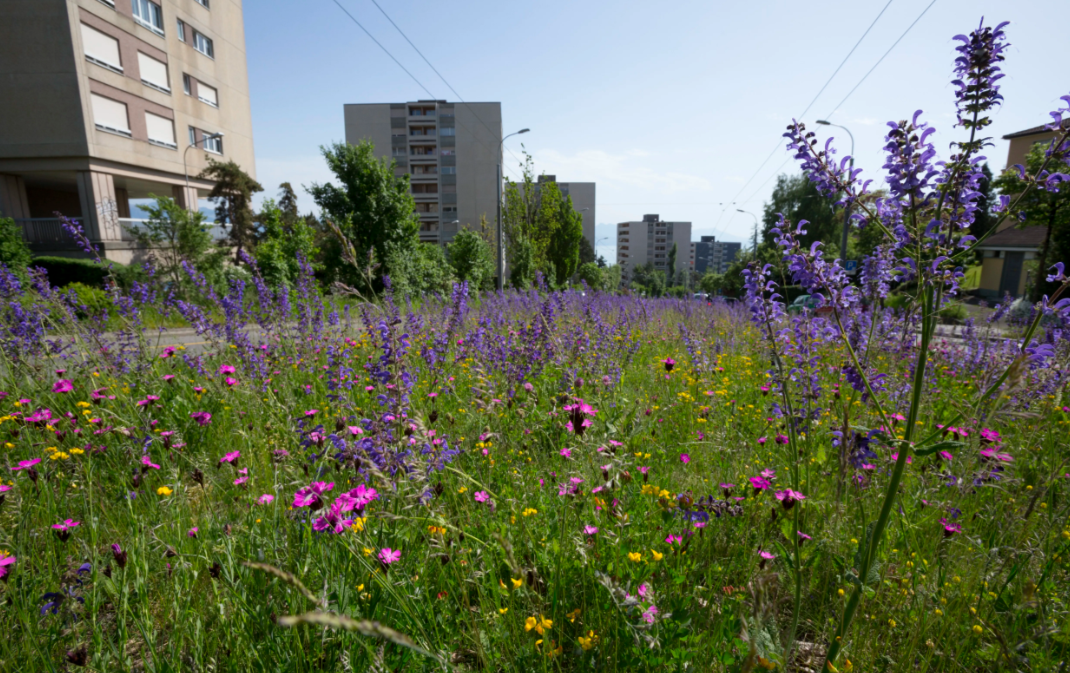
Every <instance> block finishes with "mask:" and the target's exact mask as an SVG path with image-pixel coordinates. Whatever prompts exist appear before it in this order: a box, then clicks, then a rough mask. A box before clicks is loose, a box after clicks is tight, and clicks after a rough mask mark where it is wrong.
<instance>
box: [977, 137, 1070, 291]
mask: <svg viewBox="0 0 1070 673" xmlns="http://www.w3.org/2000/svg"><path fill="white" fill-rule="evenodd" d="M1047 149H1048V148H1047V146H1046V145H1045V144H1039V143H1038V144H1037V145H1034V146H1033V149H1031V150H1030V151H1029V154H1028V155H1026V158H1025V168H1026V171H1028V173H1029V175H1037V174H1038V173H1039V171H1040V167H1041V165H1043V164H1044V161H1045V159H1046V157H1045V151H1046V150H1047ZM1046 170H1047V171H1048V172H1049V173H1070V165H1068V164H1067V163H1064V162H1062V161H1054V160H1053V161H1051V162H1049V163H1048V166H1047V168H1046ZM993 184H994V185H995V187H997V188H998V189H999V190H1000V192H1002V193H1003V194H1007V195H1011V196H1013V195H1017V194H1021V193H1022V192H1024V191H1025V190H1026V182H1025V181H1024V180H1022V178H1021V176H1020V174H1019V172H1018V170H1017V169H1015V168H1008V169H1007V170H1006V171H1004V172H1003V175H1001V176H999V178H997V179H996V180H995V181H994V182H993ZM1017 208H1018V213H1019V218H1020V219H1021V223H1020V224H1019V225H1018V226H1019V227H1045V232H1044V243H1043V244H1042V245H1041V247H1040V254H1039V256H1038V258H1037V260H1038V261H1037V270H1036V273H1035V276H1036V277H1035V279H1034V282H1033V285H1032V286H1031V287H1030V291H1029V299H1030V301H1034V302H1036V301H1040V299H1041V297H1043V296H1044V295H1051V293H1052V292H1054V290H1055V288H1056V287H1058V283H1048V282H1046V281H1045V279H1044V277H1045V276H1047V275H1048V269H1049V268H1051V267H1052V266H1054V264H1055V263H1056V262H1062V263H1063V264H1065V265H1066V266H1067V267H1070V188H1067V186H1066V185H1065V184H1063V185H1062V189H1060V190H1059V191H1058V192H1049V191H1048V190H1046V189H1044V188H1043V187H1034V188H1033V189H1030V190H1029V191H1028V192H1027V193H1026V195H1025V197H1023V198H1022V200H1021V201H1019V202H1018V205H1017Z"/></svg>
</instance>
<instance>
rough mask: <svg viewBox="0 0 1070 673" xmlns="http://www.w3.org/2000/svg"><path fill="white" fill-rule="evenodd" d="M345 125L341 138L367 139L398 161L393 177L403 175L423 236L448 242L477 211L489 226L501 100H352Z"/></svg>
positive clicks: (475, 219)
mask: <svg viewBox="0 0 1070 673" xmlns="http://www.w3.org/2000/svg"><path fill="white" fill-rule="evenodd" d="M345 131H346V142H347V143H350V144H354V145H355V144H357V143H359V142H360V141H361V140H370V141H371V142H372V144H373V145H375V152H376V154H377V155H378V156H380V157H389V158H391V159H393V160H395V161H396V162H397V168H396V174H397V175H398V176H401V175H405V174H408V175H409V179H410V182H411V184H412V195H413V198H414V199H415V200H416V212H417V213H418V214H419V216H420V240H421V241H426V242H433V243H448V242H449V241H450V240H451V239H452V238H453V237H454V235H456V233H457V232H458V231H459V230H460V229H461V228H464V227H469V228H472V229H477V228H478V227H479V223H480V219H481V218H483V217H485V218H486V219H487V225H488V226H489V228H490V229H491V231H494V228H495V225H496V222H495V218H496V217H497V199H498V188H497V184H496V180H497V179H498V178H497V175H498V163H499V162H500V161H501V154H500V152H501V142H502V105H501V103H456V104H455V103H449V102H446V101H444V100H421V101H415V102H411V103H369V104H351V105H346V106H345Z"/></svg>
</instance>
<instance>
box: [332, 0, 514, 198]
mask: <svg viewBox="0 0 1070 673" xmlns="http://www.w3.org/2000/svg"><path fill="white" fill-rule="evenodd" d="M332 2H334V4H336V5H338V8H339V9H341V10H342V11H343V12H345V15H346V16H348V17H349V19H350V20H351V21H352V22H353V23H355V24H357V27H359V28H360V29H361V30H362V31H364V34H365V35H367V36H368V37H369V38H371V41H372V42H374V43H375V44H376V45H378V47H379V48H380V49H382V50H383V53H384V54H386V55H387V56H389V57H390V60H392V61H393V62H394V63H396V64H397V66H398V67H399V68H401V69H402V70H403V71H404V72H405V74H406V75H408V76H409V77H410V78H412V81H414V82H416V85H417V86H419V87H420V88H421V89H423V90H424V91H425V92H426V93H427V95H428V96H430V97H431V98H433V99H436V100H437V98H438V97H437V96H435V94H433V93H431V90H430V89H428V88H427V87H426V86H424V85H423V82H421V81H420V80H418V79H416V76H415V75H413V74H412V73H411V72H409V69H408V68H406V67H405V66H404V65H402V64H401V61H399V60H397V58H395V57H394V55H393V54H391V53H390V50H389V49H387V48H386V47H384V46H383V44H382V43H381V42H380V41H379V40H377V39H375V36H374V35H372V34H371V33H370V32H369V31H368V29H367V28H365V27H364V25H363V24H361V22H360V21H357V17H355V16H353V15H352V14H350V12H349V10H348V9H346V8H345V6H344V5H342V3H341V2H339V1H338V0H332ZM378 6H379V5H378V4H377V5H376V7H378ZM380 11H382V8H380ZM383 13H384V14H385V12H383ZM387 18H388V19H389V18H390V17H387ZM390 23H394V22H393V21H391V22H390ZM394 27H395V28H397V26H396V25H395V26H394ZM400 30H401V29H400V28H398V31H399V32H400ZM402 35H404V33H402ZM405 39H406V40H408V39H409V38H407V37H406V38H405ZM409 44H412V42H409ZM413 48H414V49H415V46H414V47H413ZM417 53H419V50H417ZM420 56H421V57H422V56H423V54H420ZM424 60H425V61H426V60H427V59H424ZM428 65H430V64H428ZM432 70H434V68H433V67H432ZM435 72H436V73H437V72H438V71H437V70H435ZM439 77H441V75H439ZM443 81H445V80H443ZM446 85H447V86H449V83H447V84H446ZM450 89H453V87H450ZM454 93H456V92H454ZM465 105H467V103H465ZM469 109H471V107H469ZM477 119H478V115H477ZM457 121H458V123H459V124H461V126H462V127H464V129H465V130H466V131H468V132H469V133H471V129H469V128H468V127H467V126H465V125H464V122H462V121H461V120H457ZM480 121H482V120H480ZM484 126H486V124H484ZM487 130H488V131H490V129H489V128H488V129H487ZM491 133H493V131H491ZM472 138H473V139H474V140H475V141H476V142H478V143H479V144H480V145H483V147H485V148H486V149H490V148H489V147H487V146H486V145H484V144H483V141H481V140H480V139H479V138H478V136H476V135H475V134H474V133H473V134H472ZM511 153H512V152H510V154H511ZM514 158H515V157H514ZM503 165H504V164H503ZM510 171H511V172H512V173H513V175H517V174H516V171H512V169H510ZM517 177H520V176H517Z"/></svg>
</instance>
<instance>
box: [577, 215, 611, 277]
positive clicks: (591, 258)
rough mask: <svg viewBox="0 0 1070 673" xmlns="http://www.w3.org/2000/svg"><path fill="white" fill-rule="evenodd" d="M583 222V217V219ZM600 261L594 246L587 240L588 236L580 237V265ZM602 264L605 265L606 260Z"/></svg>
mask: <svg viewBox="0 0 1070 673" xmlns="http://www.w3.org/2000/svg"><path fill="white" fill-rule="evenodd" d="M581 222H582V219H581ZM597 262H598V256H597V255H596V254H595V252H594V246H593V245H591V242H590V241H588V240H587V238H586V237H583V238H581V239H580V265H581V266H582V265H584V264H595V263H597ZM602 266H605V261H603V262H602Z"/></svg>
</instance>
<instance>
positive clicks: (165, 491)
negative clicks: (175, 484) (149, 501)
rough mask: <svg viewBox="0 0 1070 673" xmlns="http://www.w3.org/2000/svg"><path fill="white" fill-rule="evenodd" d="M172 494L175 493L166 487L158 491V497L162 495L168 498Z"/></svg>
mask: <svg viewBox="0 0 1070 673" xmlns="http://www.w3.org/2000/svg"><path fill="white" fill-rule="evenodd" d="M172 493H174V491H172V490H171V489H169V488H167V487H166V486H161V487H160V488H158V489H156V495H162V496H164V497H167V496H169V495H171V494H172Z"/></svg>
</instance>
